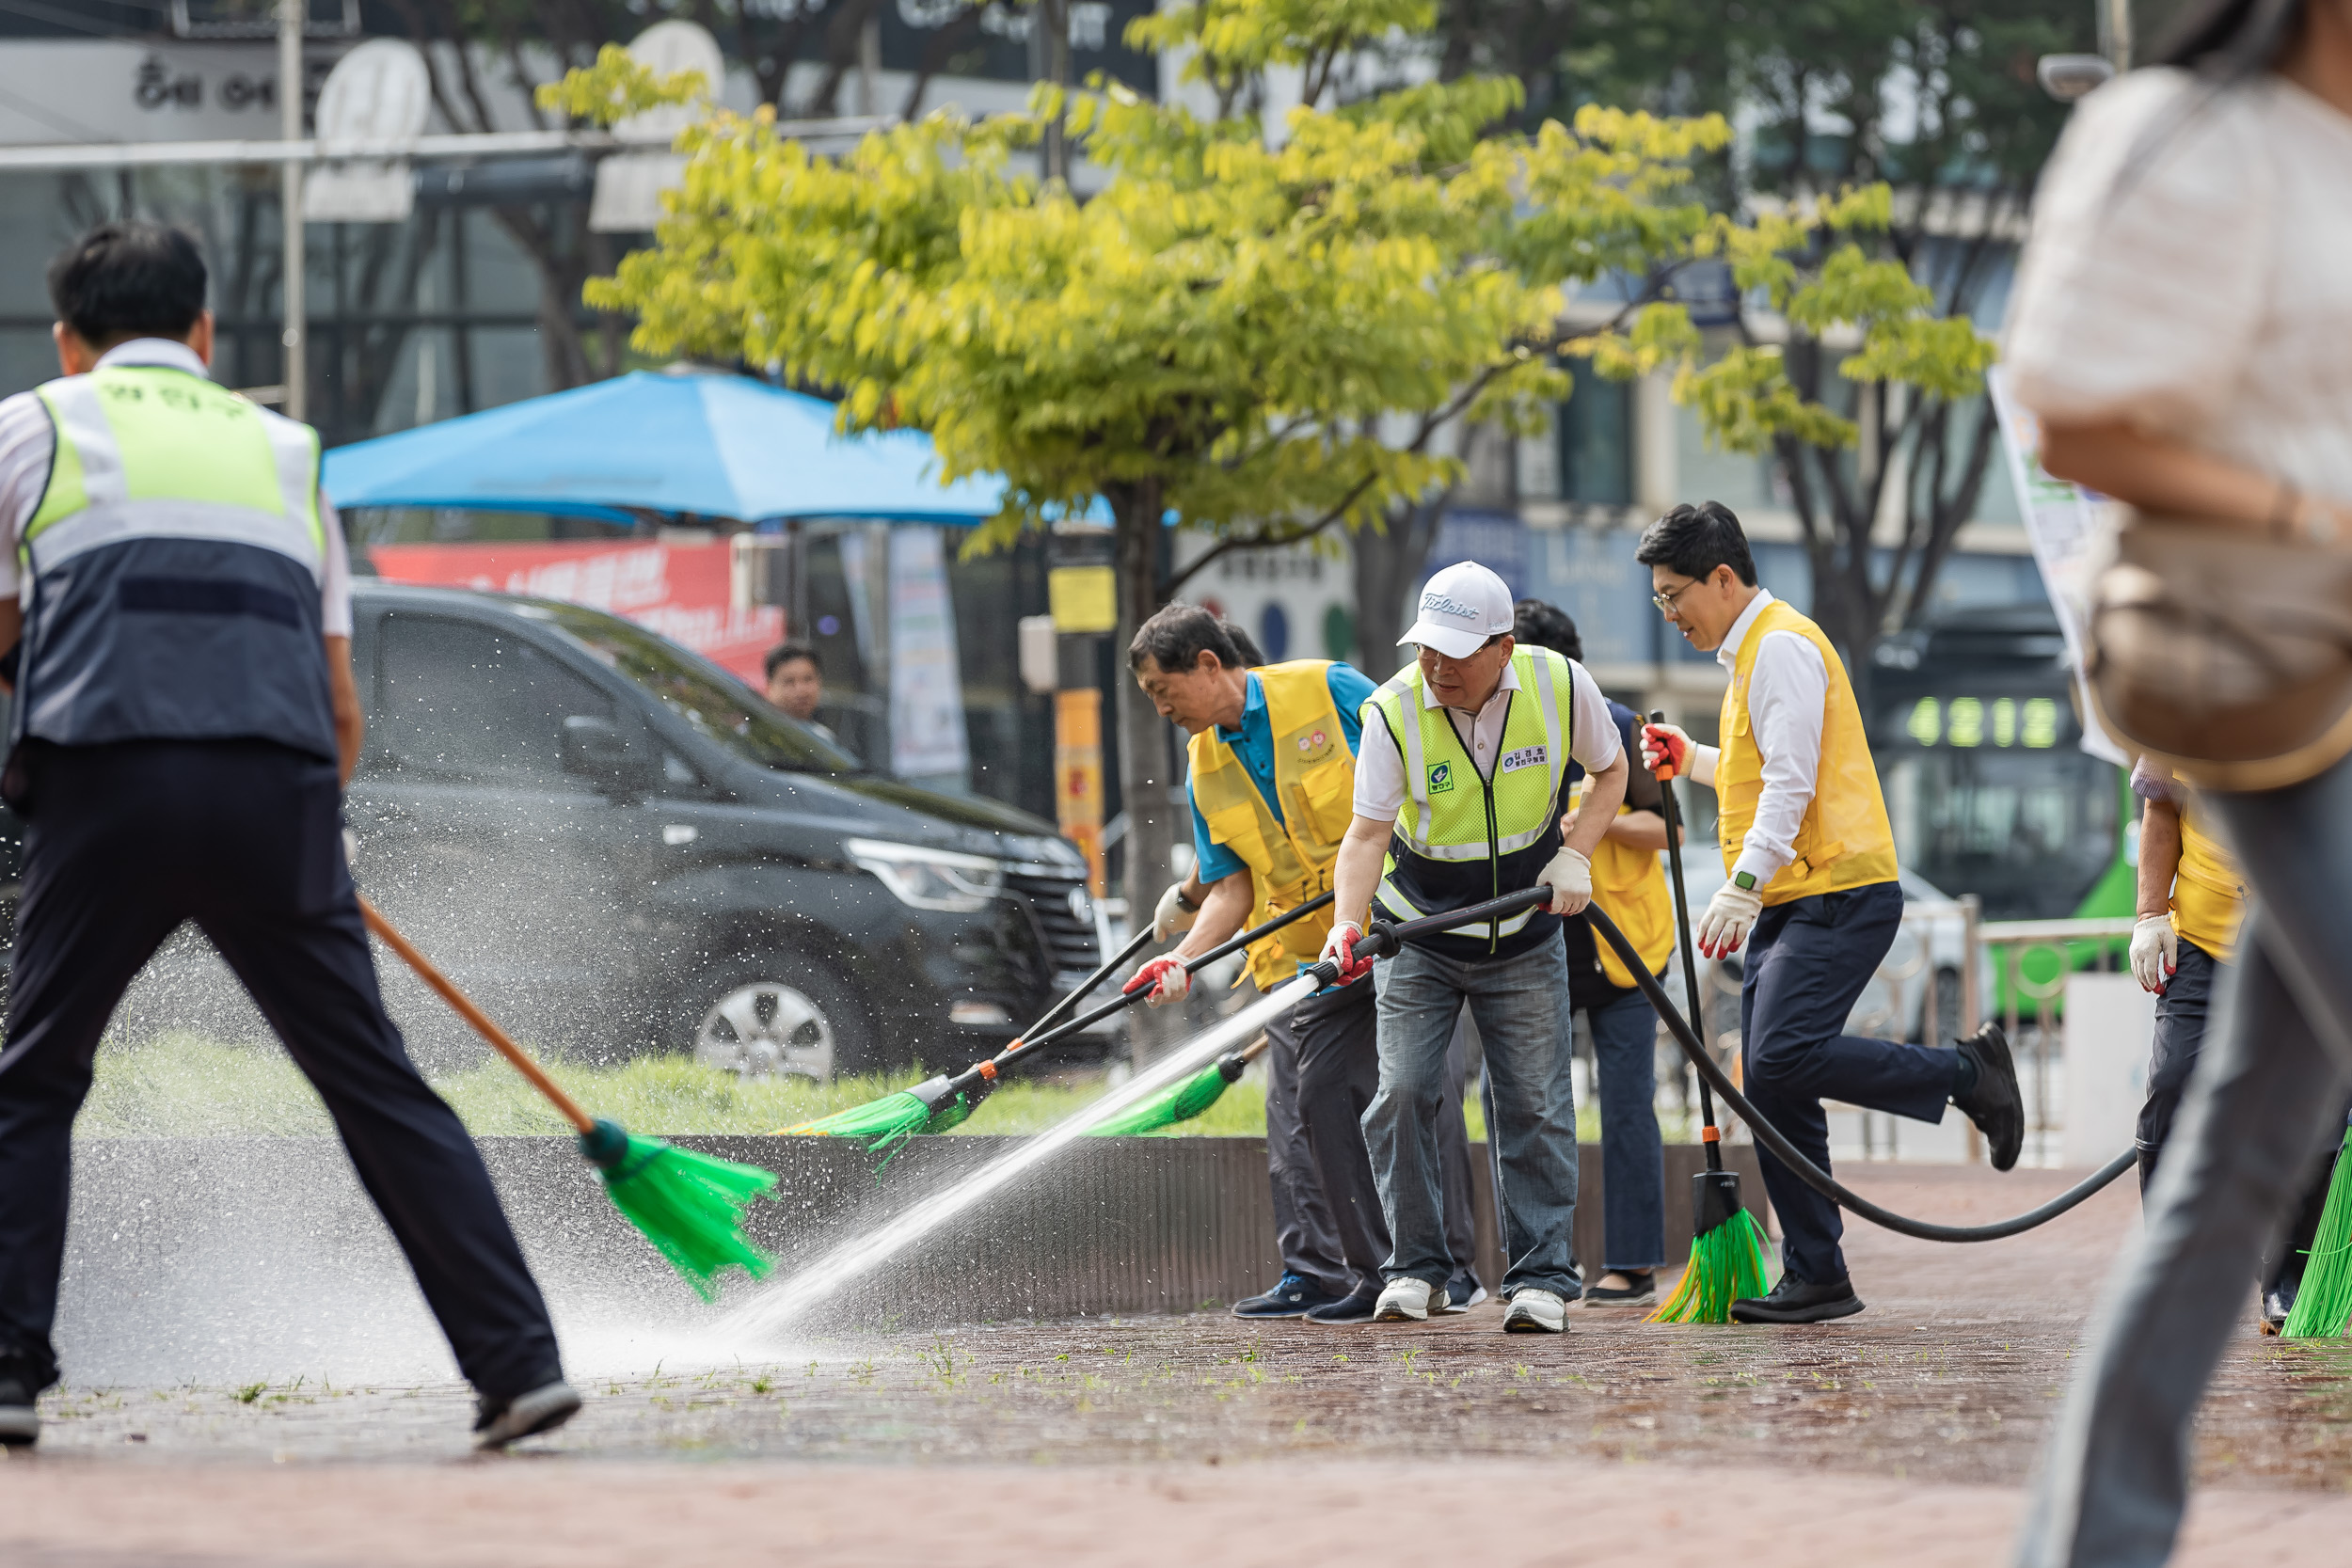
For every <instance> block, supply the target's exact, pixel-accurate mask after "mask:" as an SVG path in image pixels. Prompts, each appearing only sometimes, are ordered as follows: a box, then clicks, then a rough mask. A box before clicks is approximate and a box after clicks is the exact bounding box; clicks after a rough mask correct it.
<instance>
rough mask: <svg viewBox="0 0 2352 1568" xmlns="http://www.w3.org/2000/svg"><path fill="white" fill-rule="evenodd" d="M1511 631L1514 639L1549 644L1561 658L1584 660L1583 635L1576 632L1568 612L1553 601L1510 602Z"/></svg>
mask: <svg viewBox="0 0 2352 1568" xmlns="http://www.w3.org/2000/svg"><path fill="white" fill-rule="evenodd" d="M1511 635H1512V637H1513V638H1514V639H1516V640H1517V641H1521V642H1526V643H1530V644H1533V645H1534V646H1535V647H1538V648H1549V649H1550V650H1551V651H1552V652H1553V653H1555V654H1558V655H1559V656H1560V657H1562V658H1572V659H1575V660H1576V661H1577V662H1578V663H1580V664H1581V663H1582V662H1584V639H1583V638H1581V637H1580V636H1578V635H1577V630H1576V623H1575V622H1574V621H1573V620H1571V619H1569V617H1568V612H1567V611H1566V610H1562V609H1561V608H1560V607H1559V606H1558V605H1556V604H1546V603H1545V602H1544V601H1543V600H1541V599H1521V600H1520V601H1519V602H1518V603H1517V604H1515V605H1513V606H1512V607H1511Z"/></svg>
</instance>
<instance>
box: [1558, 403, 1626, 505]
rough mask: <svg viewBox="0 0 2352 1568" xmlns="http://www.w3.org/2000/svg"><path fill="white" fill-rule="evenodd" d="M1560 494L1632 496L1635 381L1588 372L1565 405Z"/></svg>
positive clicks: (1603, 501)
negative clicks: (1607, 378)
mask: <svg viewBox="0 0 2352 1568" xmlns="http://www.w3.org/2000/svg"><path fill="white" fill-rule="evenodd" d="M1560 494H1561V496H1562V498H1563V499H1567V500H1572V501H1586V502H1589V503H1592V504H1594V505H1601V506H1627V505H1630V504H1631V503H1632V500H1633V384H1632V383H1631V382H1629V381H1605V380H1603V379H1602V378H1601V377H1600V376H1598V375H1597V374H1594V373H1592V372H1584V373H1581V374H1580V375H1578V376H1577V378H1576V395H1575V396H1573V397H1571V398H1569V399H1568V401H1567V402H1565V403H1564V404H1561V405H1560Z"/></svg>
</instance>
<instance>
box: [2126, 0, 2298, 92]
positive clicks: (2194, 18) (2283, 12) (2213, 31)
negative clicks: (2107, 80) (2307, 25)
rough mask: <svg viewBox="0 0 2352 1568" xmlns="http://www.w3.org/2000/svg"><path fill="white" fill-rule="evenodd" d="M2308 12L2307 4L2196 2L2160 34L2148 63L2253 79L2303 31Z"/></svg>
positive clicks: (2231, 78)
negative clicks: (2251, 77)
mask: <svg viewBox="0 0 2352 1568" xmlns="http://www.w3.org/2000/svg"><path fill="white" fill-rule="evenodd" d="M2306 8H2307V0H2192V3H2191V4H2189V5H2187V6H2184V7H2183V8H2181V10H2180V13H2179V14H2178V15H2176V16H2174V17H2173V18H2172V21H2171V24H2170V25H2169V26H2167V27H2166V28H2165V29H2164V31H2163V32H2162V33H2161V34H2159V35H2158V37H2157V40H2156V45H2155V47H2154V48H2153V50H2151V51H2150V52H2149V55H2148V63H2149V64H2151V65H2169V66H2177V67H2179V68H2180V69H2182V70H2184V71H2196V72H2197V73H2198V74H2200V75H2201V76H2206V77H2210V78H2212V79H2213V80H2216V81H2225V82H2226V81H2236V80H2239V79H2241V78H2243V77H2247V76H2252V75H2255V74H2256V73H2258V72H2260V71H2267V70H2269V69H2270V68H2271V67H2272V66H2273V65H2275V64H2277V63H2278V59H2279V56H2280V54H2282V53H2284V52H2285V50H2286V47H2287V45H2288V44H2290V43H2292V42H2293V41H2294V40H2295V37H2296V34H2297V33H2299V32H2301V31H2302V24H2303V14H2304V11H2305V9H2306Z"/></svg>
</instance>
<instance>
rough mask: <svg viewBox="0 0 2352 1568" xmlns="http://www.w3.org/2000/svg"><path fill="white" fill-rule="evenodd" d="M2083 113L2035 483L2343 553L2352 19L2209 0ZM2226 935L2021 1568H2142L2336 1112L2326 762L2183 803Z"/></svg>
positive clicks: (2028, 368) (2346, 825)
mask: <svg viewBox="0 0 2352 1568" xmlns="http://www.w3.org/2000/svg"><path fill="white" fill-rule="evenodd" d="M2154 62H2155V63H2154V64H2153V65H2152V66H2151V67H2149V68H2148V69H2145V70H2140V71H2132V72H2131V73H2129V74H2128V75H2125V76H2123V77H2122V78H2120V79H2118V80H2116V81H2114V82H2111V83H2109V84H2108V85H2107V86H2106V87H2101V88H2100V89H2099V90H2098V91H2096V92H2094V93H2092V94H2091V95H2090V97H2088V98H2087V99H2085V100H2084V101H2083V103H2082V105H2081V107H2079V108H2078V109H2077V110H2076V111H2075V113H2074V121H2073V123H2072V124H2071V125H2069V126H2068V128H2067V131H2066V135H2065V136H2064V137H2063V138H2062V139H2061V140H2060V142H2059V144H2058V151H2057V153H2056V154H2055V155H2054V156H2053V158H2052V160H2051V163H2050V166H2049V168H2048V169H2047V170H2046V171H2045V173H2044V174H2043V176H2042V187H2041V190H2040V192H2039V194H2038V195H2037V197H2036V198H2035V201H2034V218H2033V230H2032V234H2031V237H2030V238H2029V240H2028V241H2027V244H2026V251H2025V255H2024V257H2023V259H2022V261H2021V262H2020V268H2019V274H2018V281H2017V292H2016V294H2015V296H2014V297H2013V299H2012V300H2011V303H2010V317H2009V325H2008V333H2007V341H2006V342H2005V345H2004V352H2003V356H2002V357H2003V359H2004V361H2005V362H2006V367H2007V371H2006V373H2007V374H2008V376H2009V382H2010V389H2011V390H2012V391H2013V392H2014V393H2015V395H2016V397H2017V399H2018V401H2019V402H2020V403H2022V404H2024V405H2025V406H2026V408H2028V409H2030V410H2031V411H2032V412H2033V413H2034V414H2035V415H2036V416H2037V417H2038V418H2039V419H2040V420H2041V423H2042V466H2043V467H2046V468H2047V469H2048V470H2049V471H2050V472H2051V473H2053V474H2056V475H2058V477H2060V478H2063V479H2070V480H2073V481H2074V482H2076V483H2080V484H2083V485H2087V486H2089V487H2090V488H2091V489H2093V490H2097V491H2099V492H2101V493H2102V494H2104V495H2106V496H2107V497H2110V498H2112V499H2115V500H2116V501H2119V502H2122V503H2123V504H2126V505H2129V506H2132V507H2136V508H2138V509H2140V510H2141V511H2144V512H2147V513H2151V514H2155V515H2173V516H2182V517H2192V518H2204V519H2209V520H2210V521H2211V525H2212V526H2214V527H2216V528H2223V529H2230V528H2235V529H2242V530H2244V531H2247V532H2248V533H2249V534H2250V535H2254V536H2257V537H2265V538H2268V539H2273V540H2280V541H2286V542H2290V543H2293V544H2296V545H2298V546H2301V547H2302V548H2303V549H2305V550H2307V551H2308V552H2310V554H2311V555H2312V558H2313V559H2319V558H2321V557H2322V556H2325V555H2329V554H2333V553H2335V552H2341V551H2344V550H2345V549H2347V548H2352V371H2347V367H2348V366H2352V349H2347V345H2352V261H2347V260H2346V259H2347V258H2348V257H2352V0H2207V3H2201V4H2197V5H2194V6H2192V7H2191V8H2189V9H2188V10H2187V11H2186V12H2185V13H2184V14H2183V15H2182V16H2181V17H2180V18H2179V19H2178V20H2177V22H2176V24H2175V25H2174V28H2173V30H2172V32H2171V34H2170V36H2169V38H2168V39H2167V40H2164V42H2163V43H2162V44H2161V45H2160V46H2159V47H2158V48H2157V49H2156V50H2155V51H2154ZM2200 799H2201V803H2202V804H2204V805H2206V806H2207V807H2208V809H2209V814H2210V816H2211V817H2212V818H2213V820H2214V822H2215V823H2216V824H2217V827H2218V828H2219V829H2220V831H2221V833H2222V836H2223V837H2224V839H2225V840H2226V841H2227V842H2228V843H2229V845H2230V847H2231V848H2232V849H2233V850H2234V851H2235V853H2236V856H2237V860H2238V863H2239V864H2240V865H2241V866H2242V867H2244V870H2245V875H2246V880H2247V885H2248V888H2249V892H2250V893H2251V895H2252V900H2253V902H2252V911H2251V913H2250V914H2249V917H2248V919H2247V922H2246V927H2245V929H2244V930H2243V932H2242V933H2241V934H2240V936H2239V938H2238V948H2239V954H2238V959H2237V972H2236V973H2235V974H2233V976H2232V977H2231V984H2230V985H2228V986H2227V987H2225V988H2224V989H2223V990H2222V993H2221V996H2220V998H2219V1004H2218V1009H2217V1018H2216V1020H2215V1022H2214V1026H2213V1030H2212V1034H2211V1037H2210V1039H2209V1040H2208V1042H2207V1045H2206V1047H2205V1049H2204V1050H2203V1051H2202V1052H2201V1054H2200V1059H2199V1061H2198V1064H2197V1068H2196V1070H2195V1072H2194V1073H2193V1074H2192V1075H2191V1077H2190V1079H2189V1083H2188V1087H2187V1091H2186V1094H2185V1097H2184V1099H2183V1101H2182V1105H2181V1110H2180V1117H2179V1121H2178V1123H2177V1124H2176V1126H2175V1127H2174V1129H2173V1131H2172V1135H2171V1137H2170V1138H2169V1140H2168V1141H2167V1143H2166V1146H2165V1155H2164V1160H2163V1163H2162V1165H2161V1166H2160V1167H2159V1169H2158V1171H2157V1174H2156V1178H2155V1180H2154V1181H2153V1184H2152V1185H2151V1186H2150V1188H2149V1190H2148V1198H2147V1218H2146V1223H2145V1225H2144V1227H2143V1228H2142V1230H2141V1232H2140V1234H2139V1236H2138V1237H2137V1239H2136V1240H2135V1241H2133V1242H2131V1243H2127V1244H2126V1246H2125V1248H2124V1251H2123V1255H2122V1258H2121V1259H2118V1261H2117V1264H2116V1268H2115V1273H2114V1275H2113V1276H2112V1278H2111V1279H2110V1282H2109V1285H2108V1289H2107V1293H2106V1299H2105V1301H2104V1303H2103V1305H2102V1307H2101V1308H2100V1311H2099V1313H2098V1315H2097V1316H2096V1318H2094V1320H2093V1322H2094V1323H2097V1324H2098V1325H2099V1326H2098V1330H2097V1332H2096V1334H2095V1336H2094V1340H2095V1342H2094V1343H2093V1345H2092V1346H2091V1347H2090V1351H2089V1353H2088V1354H2085V1355H2083V1356H2082V1357H2081V1358H2079V1359H2078V1360H2077V1361H2076V1363H2075V1365H2076V1372H2075V1379H2074V1388H2073V1390H2072V1392H2071V1393H2070V1395H2069V1396H2068V1400H2067V1402H2066V1404H2065V1406H2064V1408H2063V1410H2062V1412H2061V1414H2060V1416H2059V1418H2058V1427H2057V1430H2056V1432H2055V1433H2054V1434H2053V1437H2052V1440H2051V1443H2050V1447H2049V1449H2048V1450H2047V1451H2046V1452H2045V1454H2044V1455H2043V1459H2042V1468H2041V1471H2040V1473H2039V1475H2038V1477H2037V1479H2036V1482H2035V1490H2034V1494H2033V1498H2032V1502H2031V1505H2030V1507H2029V1510H2028V1513H2027V1515H2026V1526H2025V1529H2024V1532H2023V1535H2022V1538H2021V1540H2020V1544H2019V1548H2018V1560H2019V1561H2020V1562H2021V1563H2024V1564H2026V1568H2061V1565H2065V1568H2074V1565H2093V1564H2095V1565H2102V1568H2105V1565H2110V1564H2112V1565H2117V1568H2122V1565H2133V1568H2140V1565H2146V1564H2153V1563H2157V1562H2161V1561H2163V1560H2165V1559H2166V1558H2167V1557H2168V1556H2169V1554H2170V1552H2171V1549H2172V1544H2173V1540H2174V1538H2175V1536H2176V1534H2177V1533H2178V1530H2179V1528H2180V1519H2181V1511H2182V1508H2183V1506H2184V1504H2185V1498H2186V1495H2187V1488H2188V1464H2189V1452H2190V1446H2189V1423H2190V1420H2191V1418H2192V1417H2193V1416H2194V1414H2195V1412H2196V1409H2197V1404H2198V1402H2199V1400H2200V1399H2201V1397H2202V1395H2203V1392H2204V1388H2205V1385H2206V1383H2207V1381H2208V1380H2209V1379H2210V1378H2211V1376H2212V1374H2213V1370H2214V1367H2215V1364H2216V1362H2217V1359H2218V1357H2219V1356H2220V1354H2221V1349H2222V1346H2223V1344H2224V1343H2225V1342H2226V1341H2227V1340H2228V1338H2229V1337H2230V1334H2231V1332H2232V1330H2233V1328H2234V1327H2236V1326H2237V1325H2238V1324H2240V1323H2244V1321H2245V1318H2246V1308H2247V1295H2248V1292H2247V1289H2246V1282H2247V1280H2248V1278H2249V1276H2250V1275H2252V1274H2253V1271H2254V1269H2255V1268H2256V1266H2257V1259H2259V1257H2260V1256H2261V1254H2262V1252H2263V1251H2264V1249H2265V1247H2266V1246H2269V1245H2272V1244H2275V1243H2276V1242H2277V1240H2278V1238H2279V1236H2280V1232H2281V1231H2282V1229H2283V1228H2284V1227H2285V1225H2286V1223H2287V1220H2288V1217H2289V1214H2290V1212H2291V1211H2292V1209H2293V1207H2294V1204H2295V1200H2296V1195H2297V1194H2298V1193H2299V1192H2300V1191H2301V1189H2302V1186H2303V1183H2304V1180H2305V1178H2306V1173H2307V1172H2308V1170H2309V1169H2310V1165H2311V1162H2312V1160H2313V1158H2314V1157H2315V1156H2317V1155H2318V1154H2319V1153H2320V1152H2321V1150H2322V1149H2323V1148H2325V1147H2326V1146H2327V1145H2328V1143H2330V1142H2332V1141H2334V1140H2337V1139H2339V1138H2341V1137H2342V1136H2343V1132H2344V1129H2343V1123H2342V1120H2341V1117H2340V1113H2341V1110H2342V1107H2343V1105H2344V1094H2345V1089H2346V1086H2347V1085H2352V1035H2348V1034H2347V1026H2352V924H2347V923H2346V921H2345V920H2344V918H2343V914H2342V909H2343V904H2344V888H2345V887H2346V886H2347V885H2348V884H2352V760H2339V761H2337V762H2336V763H2335V764H2334V765H2333V766H2332V767H2330V768H2328V769H2327V770H2326V771H2324V772H2321V773H2319V774H2318V775H2317V776H2315V777H2312V778H2310V779H2307V780H2305V781H2303V782H2302V783H2299V784H2291V785H2288V786H2285V787H2283V788H2279V789H2272V790H2265V791H2261V792H2257V793H2222V792H2218V791H2216V792H2209V793H2205V794H2203V795H2201V798H2200Z"/></svg>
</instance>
